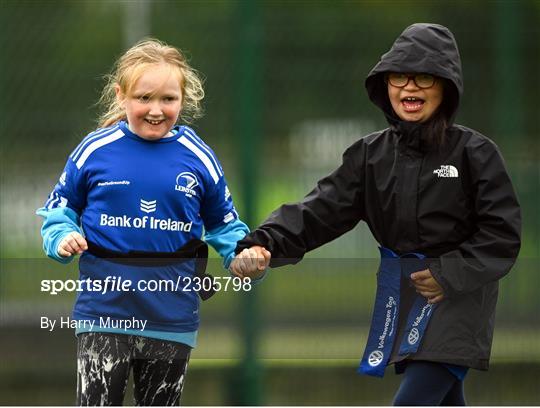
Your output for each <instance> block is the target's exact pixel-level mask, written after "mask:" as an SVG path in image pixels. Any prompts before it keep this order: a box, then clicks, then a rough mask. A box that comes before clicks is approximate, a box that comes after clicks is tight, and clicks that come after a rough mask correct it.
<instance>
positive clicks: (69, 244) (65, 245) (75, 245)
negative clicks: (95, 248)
mask: <svg viewBox="0 0 540 408" xmlns="http://www.w3.org/2000/svg"><path fill="white" fill-rule="evenodd" d="M87 249H88V244H87V243H86V239H84V237H83V236H82V235H81V234H79V233H78V232H75V231H73V232H70V233H69V234H68V235H66V236H65V237H64V239H63V240H62V241H60V244H58V250H57V252H58V255H60V256H62V257H64V258H67V257H69V256H72V255H80V254H82V253H83V252H84V251H86V250H87Z"/></svg>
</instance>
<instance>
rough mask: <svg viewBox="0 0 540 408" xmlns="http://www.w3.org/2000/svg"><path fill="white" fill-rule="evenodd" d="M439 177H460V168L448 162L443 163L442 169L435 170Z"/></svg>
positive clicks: (434, 172)
mask: <svg viewBox="0 0 540 408" xmlns="http://www.w3.org/2000/svg"><path fill="white" fill-rule="evenodd" d="M433 174H436V175H437V177H459V172H458V169H456V168H455V167H454V166H451V165H448V164H442V165H441V168H440V169H435V170H433Z"/></svg>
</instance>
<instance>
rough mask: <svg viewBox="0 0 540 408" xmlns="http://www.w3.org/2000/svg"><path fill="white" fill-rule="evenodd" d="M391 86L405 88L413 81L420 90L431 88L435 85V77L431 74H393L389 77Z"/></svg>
mask: <svg viewBox="0 0 540 408" xmlns="http://www.w3.org/2000/svg"><path fill="white" fill-rule="evenodd" d="M387 79H388V82H390V85H392V86H395V87H396V88H404V87H406V86H407V84H408V83H409V81H410V80H411V79H412V80H413V81H414V83H415V84H416V86H417V87H418V88H422V89H426V88H431V87H432V86H433V84H434V83H435V77H434V76H433V75H431V74H414V75H407V74H403V73H401V72H391V73H389V74H388V75H387Z"/></svg>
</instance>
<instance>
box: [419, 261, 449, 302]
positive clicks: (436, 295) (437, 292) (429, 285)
mask: <svg viewBox="0 0 540 408" xmlns="http://www.w3.org/2000/svg"><path fill="white" fill-rule="evenodd" d="M411 280H412V282H413V284H414V287H415V289H416V292H417V293H419V294H421V295H422V296H424V297H425V298H426V299H427V300H428V303H430V304H434V303H437V302H440V301H441V300H443V299H444V291H443V288H442V287H441V285H439V283H438V282H437V281H436V280H435V279H434V278H433V275H432V274H431V271H430V270H429V269H424V270H423V271H418V272H414V273H412V274H411Z"/></svg>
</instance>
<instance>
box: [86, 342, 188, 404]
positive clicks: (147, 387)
mask: <svg viewBox="0 0 540 408" xmlns="http://www.w3.org/2000/svg"><path fill="white" fill-rule="evenodd" d="M190 351H191V348H190V347H189V346H187V345H185V344H181V343H175V342H171V341H164V340H158V339H151V338H148V337H141V336H131V335H125V334H112V333H82V334H79V335H78V336H77V405H79V406H96V405H100V406H103V405H122V403H123V400H124V394H125V392H126V387H127V382H128V378H129V372H130V370H131V368H133V395H134V397H135V401H134V403H135V405H139V406H148V405H162V406H163V405H169V406H170V405H178V403H179V400H180V395H181V394H182V388H183V385H184V378H185V374H186V369H187V365H188V362H189V354H190Z"/></svg>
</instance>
